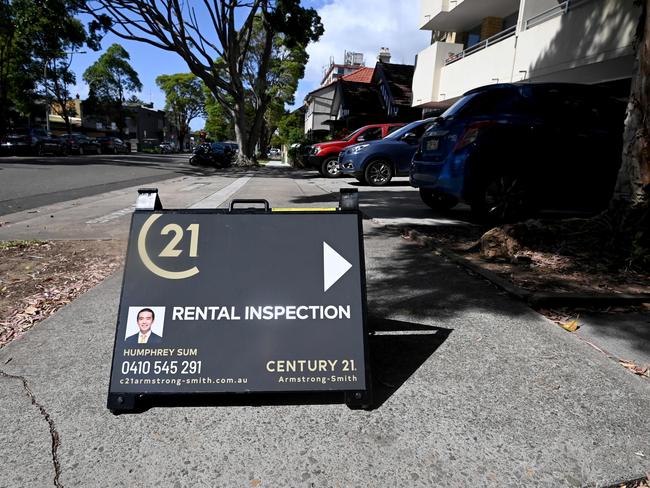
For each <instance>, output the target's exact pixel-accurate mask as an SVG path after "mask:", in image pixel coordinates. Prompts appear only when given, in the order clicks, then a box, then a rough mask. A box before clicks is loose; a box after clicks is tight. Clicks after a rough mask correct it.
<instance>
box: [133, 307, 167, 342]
mask: <svg viewBox="0 0 650 488" xmlns="http://www.w3.org/2000/svg"><path fill="white" fill-rule="evenodd" d="M163 311H164V309H163ZM163 313H164V312H163ZM129 315H132V314H131V313H129ZM136 321H137V324H138V329H139V331H138V332H136V333H135V334H132V335H128V333H129V329H131V330H132V329H133V327H129V328H127V337H126V339H125V341H124V342H125V343H126V344H127V345H130V346H136V345H142V344H160V343H161V342H162V337H161V336H159V335H158V334H156V333H154V332H153V330H152V329H153V327H154V324H155V321H156V314H155V312H154V311H153V309H151V308H141V309H139V310H138V313H137V315H136Z"/></svg>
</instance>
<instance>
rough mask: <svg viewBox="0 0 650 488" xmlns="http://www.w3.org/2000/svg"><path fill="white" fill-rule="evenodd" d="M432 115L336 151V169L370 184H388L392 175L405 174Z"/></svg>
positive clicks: (430, 122) (432, 120)
mask: <svg viewBox="0 0 650 488" xmlns="http://www.w3.org/2000/svg"><path fill="white" fill-rule="evenodd" d="M434 120H436V119H435V118H430V119H425V120H418V121H416V122H411V123H410V124H408V125H405V126H404V127H402V128H400V129H398V130H396V131H395V132H391V133H390V134H388V135H387V136H386V137H385V138H383V139H381V140H378V141H369V142H364V143H362V144H355V145H353V146H349V147H347V148H345V149H344V150H343V151H341V153H340V154H339V170H340V172H341V173H342V174H343V175H347V176H354V177H355V178H356V179H357V180H359V181H360V182H362V183H367V184H369V185H372V186H384V185H387V184H388V183H389V182H390V180H391V179H392V178H393V176H406V175H408V174H409V166H410V164H411V159H412V158H413V154H414V153H415V151H416V150H417V148H418V141H419V140H420V137H422V134H423V133H424V131H425V130H426V129H427V128H428V127H430V126H431V125H432V124H433V122H434Z"/></svg>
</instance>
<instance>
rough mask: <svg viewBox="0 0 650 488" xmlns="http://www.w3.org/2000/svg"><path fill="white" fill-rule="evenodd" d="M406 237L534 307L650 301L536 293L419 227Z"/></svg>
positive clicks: (644, 296) (648, 297)
mask: <svg viewBox="0 0 650 488" xmlns="http://www.w3.org/2000/svg"><path fill="white" fill-rule="evenodd" d="M405 236H406V238H408V239H410V240H412V241H415V242H417V243H418V244H420V245H422V246H425V247H429V248H431V249H434V250H435V251H436V252H437V253H438V254H440V255H442V256H444V257H445V258H447V259H448V260H449V261H451V262H453V263H454V264H457V265H459V266H462V267H463V268H465V269H467V270H469V271H471V272H472V273H476V274H477V275H479V276H481V277H482V278H484V279H486V280H488V281H489V282H490V283H492V284H493V285H495V286H497V287H498V288H500V289H502V290H503V291H505V292H506V293H508V294H509V295H511V296H512V297H514V298H517V299H519V300H522V301H524V302H526V303H527V304H528V305H530V306H531V307H542V306H544V307H550V306H553V307H583V306H593V305H598V306H601V307H602V306H606V307H607V306H620V305H628V306H629V305H641V304H642V303H650V293H639V294H634V295H631V294H624V293H616V294H606V293H585V294H580V293H562V292H546V293H544V292H533V291H530V290H526V289H525V288H521V287H519V286H517V285H513V284H512V283H511V282H510V281H508V280H506V279H504V278H501V277H500V276H499V275H497V274H496V273H494V272H492V271H490V270H487V269H485V268H482V267H481V266H479V265H477V264H475V263H472V262H471V261H469V260H467V259H465V258H464V257H462V256H460V255H459V254H456V253H455V252H452V251H449V250H448V249H444V248H442V247H440V246H438V245H436V244H435V243H434V241H433V239H431V238H430V237H427V236H425V235H423V234H421V233H420V232H418V231H416V230H408V232H406V233H405Z"/></svg>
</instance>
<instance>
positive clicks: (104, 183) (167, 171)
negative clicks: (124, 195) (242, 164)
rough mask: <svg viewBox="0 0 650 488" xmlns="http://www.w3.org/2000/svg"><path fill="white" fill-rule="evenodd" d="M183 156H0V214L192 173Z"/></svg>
mask: <svg viewBox="0 0 650 488" xmlns="http://www.w3.org/2000/svg"><path fill="white" fill-rule="evenodd" d="M188 158H189V156H188V155H187V154H172V155H154V154H118V155H88V156H68V157H47V156H46V157H42V158H37V157H17V156H14V157H0V182H1V183H0V215H6V214H10V213H14V212H18V211H21V210H28V209H32V208H36V207H41V206H43V205H49V204H52V203H58V202H63V201H67V200H72V199H75V198H81V197H85V196H90V195H95V194H101V193H105V192H108V191H113V190H118V189H120V188H126V187H129V186H135V185H146V184H147V183H150V182H153V181H160V180H164V179H168V178H173V177H176V176H179V175H184V174H196V173H197V172H198V173H200V172H201V170H197V169H196V168H193V167H191V166H189V164H188V163H187V160H188Z"/></svg>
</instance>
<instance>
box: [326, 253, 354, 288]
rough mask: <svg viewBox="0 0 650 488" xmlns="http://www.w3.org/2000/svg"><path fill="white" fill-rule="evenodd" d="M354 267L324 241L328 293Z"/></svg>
mask: <svg viewBox="0 0 650 488" xmlns="http://www.w3.org/2000/svg"><path fill="white" fill-rule="evenodd" d="M351 267H352V265H351V264H350V263H348V261H347V260H346V259H345V258H344V257H343V256H341V255H340V254H339V253H337V252H336V251H335V250H334V249H332V248H331V247H330V245H329V244H327V242H325V241H323V277H324V283H323V285H324V288H325V289H324V290H323V291H327V290H329V289H330V287H331V286H332V285H333V284H334V283H336V282H337V281H338V280H339V278H341V276H343V275H344V274H345V273H347V272H348V270H349V269H350V268H351Z"/></svg>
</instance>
